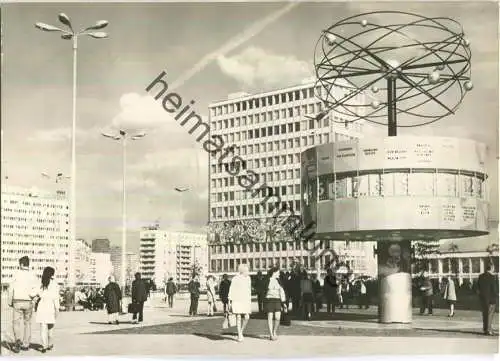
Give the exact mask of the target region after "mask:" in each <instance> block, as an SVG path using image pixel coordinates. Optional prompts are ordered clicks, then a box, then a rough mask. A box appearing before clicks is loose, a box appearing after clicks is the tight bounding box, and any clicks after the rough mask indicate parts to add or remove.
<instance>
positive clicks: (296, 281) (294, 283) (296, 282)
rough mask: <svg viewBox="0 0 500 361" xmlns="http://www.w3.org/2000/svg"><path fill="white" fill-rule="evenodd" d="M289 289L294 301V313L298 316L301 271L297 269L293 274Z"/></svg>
mask: <svg viewBox="0 0 500 361" xmlns="http://www.w3.org/2000/svg"><path fill="white" fill-rule="evenodd" d="M288 289H289V293H290V298H291V299H292V311H293V313H295V314H296V315H298V314H299V311H300V269H298V268H297V269H295V270H294V271H293V272H292V274H291V276H290V281H289V284H288Z"/></svg>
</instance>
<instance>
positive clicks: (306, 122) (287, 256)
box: [209, 82, 376, 274]
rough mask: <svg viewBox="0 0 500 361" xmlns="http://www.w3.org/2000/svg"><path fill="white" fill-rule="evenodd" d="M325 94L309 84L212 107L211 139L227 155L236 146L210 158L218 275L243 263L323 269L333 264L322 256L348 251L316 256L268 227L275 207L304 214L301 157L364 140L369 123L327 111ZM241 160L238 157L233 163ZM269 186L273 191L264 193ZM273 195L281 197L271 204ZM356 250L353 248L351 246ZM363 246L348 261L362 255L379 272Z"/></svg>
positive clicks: (253, 267)
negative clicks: (254, 180) (253, 179)
mask: <svg viewBox="0 0 500 361" xmlns="http://www.w3.org/2000/svg"><path fill="white" fill-rule="evenodd" d="M324 91H325V90H324V89H323V88H321V87H318V86H316V85H315V83H314V82H304V83H303V84H301V85H298V86H294V87H290V88H286V89H279V90H275V91H270V92H266V93H260V94H255V95H249V94H244V93H239V94H234V95H230V96H229V97H228V99H227V100H224V101H219V102H215V103H212V104H210V105H209V116H210V136H211V137H213V136H218V137H220V138H219V139H220V140H221V141H223V142H224V145H225V147H224V149H229V148H230V147H231V146H234V148H233V149H234V150H233V151H232V152H231V154H230V155H229V151H223V152H218V153H211V154H210V155H209V158H210V168H209V193H210V197H209V225H210V227H209V228H210V230H209V242H210V246H209V247H210V248H209V251H210V252H209V254H210V267H209V268H210V272H211V273H215V274H221V273H231V272H235V271H236V270H237V266H238V264H239V263H242V262H243V263H247V264H248V265H249V267H250V271H251V272H256V271H258V270H263V271H264V270H266V269H267V268H268V267H269V266H271V265H273V264H277V263H279V264H280V265H281V266H282V267H285V268H287V267H289V266H290V265H291V264H292V263H293V262H300V263H301V264H303V265H305V266H306V267H308V268H310V269H314V270H317V269H319V268H322V267H323V266H324V264H325V263H327V262H329V258H330V257H331V255H329V254H328V253H325V252H323V251H326V249H328V248H329V249H335V248H342V249H344V248H345V246H342V244H344V245H345V242H341V243H340V244H339V245H337V246H338V247H337V246H334V244H333V243H334V242H329V241H328V242H323V243H321V244H318V245H317V250H316V251H314V252H311V251H310V250H308V249H304V248H308V247H304V244H302V243H301V242H295V241H292V239H291V237H287V235H286V234H284V232H283V230H281V231H277V233H278V234H274V235H273V234H272V233H273V231H271V230H270V229H271V228H272V226H270V225H269V220H271V219H272V218H273V217H274V216H275V215H276V207H275V206H276V202H279V203H280V204H279V207H280V208H281V207H283V206H286V207H287V208H288V209H289V210H293V211H294V213H295V214H300V208H301V183H300V181H301V178H300V177H301V174H300V173H301V170H300V169H301V152H303V151H304V150H306V149H307V148H308V147H312V146H315V145H318V144H324V143H332V142H339V141H345V140H351V139H357V138H359V137H361V136H362V127H363V123H362V122H359V121H358V122H354V121H352V120H353V119H352V118H350V117H349V116H345V115H342V114H341V113H337V112H334V111H329V112H326V111H325V109H324V107H323V103H322V102H321V101H320V100H319V99H318V98H317V96H316V95H317V94H318V93H320V92H324ZM331 91H332V92H338V96H339V97H340V96H342V94H345V93H346V92H348V91H349V89H347V88H341V87H339V88H338V89H333V90H331ZM357 97H358V98H356V99H353V101H354V102H356V101H357V102H358V104H364V103H365V101H364V99H361V98H362V97H363V95H358V96H357ZM222 154H224V155H225V157H223V156H222ZM234 155H236V156H238V157H239V158H233V157H234ZM234 159H236V161H235V160H234ZM250 171H252V172H255V173H256V174H258V178H259V179H258V184H257V185H255V187H253V188H252V189H250V190H249V189H248V188H247V187H242V186H241V184H240V183H239V182H238V176H240V175H245V174H248V172H250ZM235 173H237V176H234V174H235ZM246 184H248V181H247V182H246ZM264 184H265V185H266V187H269V188H270V190H268V191H263V192H261V191H257V190H258V189H259V188H261V186H262V185H264ZM266 192H267V194H266ZM269 193H272V194H273V195H274V196H275V197H273V198H271V197H270V194H269ZM276 196H277V197H276ZM283 214H284V215H285V214H286V213H283ZM351 246H353V242H351V243H350V244H349V247H351ZM358 246H359V247H358ZM358 246H356V248H360V249H361V248H362V249H363V250H361V251H360V252H346V257H349V255H350V254H354V253H357V254H358V256H359V257H364V258H363V262H368V263H373V265H375V264H376V261H375V257H374V255H373V245H372V244H370V243H366V244H360V245H358ZM321 253H323V255H321ZM358 256H357V257H358ZM353 257H354V256H353ZM346 261H349V262H351V261H352V262H351V263H352V264H353V265H354V264H355V263H356V264H361V263H359V262H354V260H347V259H346ZM374 267H375V266H373V267H372V266H366V267H365V266H363V267H362V268H363V270H359V273H366V272H367V269H370V270H371V269H373V268H374ZM369 273H372V272H371V271H370V272H369Z"/></svg>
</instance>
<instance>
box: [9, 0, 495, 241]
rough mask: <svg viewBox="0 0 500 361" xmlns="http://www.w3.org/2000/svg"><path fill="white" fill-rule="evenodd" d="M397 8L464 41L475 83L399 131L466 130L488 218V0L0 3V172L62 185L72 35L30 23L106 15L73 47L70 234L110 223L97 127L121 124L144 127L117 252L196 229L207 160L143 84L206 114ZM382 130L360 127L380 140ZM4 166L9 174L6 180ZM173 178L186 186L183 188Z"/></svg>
mask: <svg viewBox="0 0 500 361" xmlns="http://www.w3.org/2000/svg"><path fill="white" fill-rule="evenodd" d="M376 10H401V11H410V12H414V13H419V14H422V15H425V16H429V17H438V16H446V17H451V18H453V19H455V20H457V21H459V22H460V23H461V24H462V25H463V28H464V31H465V33H466V35H467V37H468V38H469V40H470V43H471V45H470V46H471V51H472V80H473V82H474V90H473V91H472V92H470V93H469V94H467V96H466V97H465V99H464V101H463V103H462V105H461V107H460V108H459V110H458V111H457V112H456V114H455V115H453V116H449V117H447V118H445V119H443V120H441V121H440V122H437V123H436V124H434V125H432V126H425V127H420V128H411V129H406V130H400V131H399V134H402V135H404V134H419V135H444V136H456V137H465V138H472V139H476V140H478V141H481V142H484V143H486V144H487V145H488V146H489V149H490V157H489V161H488V164H487V168H488V173H489V174H490V177H491V178H490V184H492V185H493V186H492V187H491V194H490V199H491V201H492V206H491V211H490V218H491V219H492V220H496V221H498V175H497V174H498V160H497V158H496V155H497V154H498V119H499V117H498V108H499V106H498V98H499V94H498V79H499V77H498V38H497V36H498V6H497V5H496V4H495V3H486V2H476V3H475V2H468V3H464V2H459V3H449V2H432V3H431V2H403V3H397V2H390V3H387V2H386V3H361V2H349V3H331V2H330V3H304V2H283V3H249V2H246V3H245V2H242V3H210V2H204V3H149V4H147V3H141V4H139V3H137V4H134V3H112V4H105V3H92V4H91V3H85V4H77V3H76V4H75V3H73V4H65V3H52V4H33V3H32V4H28V3H26V4H4V5H3V6H2V21H3V33H4V34H3V68H2V72H3V73H2V130H3V132H4V133H3V142H2V150H3V151H2V157H3V164H2V173H3V177H2V182H6V183H7V184H12V185H16V186H23V187H38V188H43V189H56V188H57V187H63V188H64V187H65V188H67V189H69V182H68V181H67V180H66V181H65V182H66V183H63V184H57V185H56V184H55V181H54V179H53V178H52V179H48V178H46V177H42V176H41V173H42V172H45V173H47V174H49V175H55V174H57V173H58V172H62V173H64V174H65V175H69V173H70V159H71V153H70V151H71V142H70V139H71V138H70V126H71V94H72V93H71V91H72V57H71V42H69V41H65V40H62V39H61V38H60V36H59V35H58V34H57V33H48V32H41V31H40V30H38V29H36V28H35V27H34V23H36V22H44V23H48V24H52V25H60V24H59V23H58V20H57V14H59V13H61V12H64V13H66V14H67V15H68V16H69V17H70V18H71V20H72V23H73V24H74V26H75V27H76V28H84V27H86V26H90V25H92V24H94V23H95V22H96V21H97V20H102V19H105V20H108V21H109V23H110V25H109V26H108V28H106V29H105V30H106V31H107V32H109V35H110V37H109V38H108V39H102V40H97V39H92V38H88V37H82V38H80V40H79V43H78V46H79V52H78V83H77V84H78V87H77V89H78V97H77V117H78V118H77V177H76V180H77V235H78V237H81V238H85V239H86V240H88V241H90V240H92V239H93V238H103V237H107V238H109V239H110V240H111V241H112V243H114V244H119V242H120V239H121V238H120V232H121V204H122V203H121V199H122V198H121V197H122V195H121V192H122V183H121V182H122V158H121V154H122V152H121V146H120V144H119V143H118V142H116V141H112V140H110V139H108V138H104V137H102V136H101V133H102V132H103V131H105V132H111V131H114V130H116V129H119V128H123V129H127V130H128V131H129V132H132V133H134V132H139V131H146V133H147V135H146V137H144V138H141V139H140V140H137V141H133V142H130V143H129V145H128V148H127V149H128V150H127V199H128V207H127V214H128V226H129V237H128V238H129V242H128V243H129V246H128V247H129V249H130V250H137V249H138V244H139V238H138V231H139V230H140V228H141V227H142V226H145V225H149V224H152V223H154V222H155V221H156V220H159V221H160V225H161V227H162V228H165V229H166V228H170V229H184V230H191V231H199V230H201V229H202V227H203V226H204V225H205V224H206V222H207V220H208V218H207V215H208V194H207V188H208V186H207V184H208V182H207V179H208V178H207V177H208V167H207V163H208V158H207V154H206V153H205V151H204V150H203V149H202V148H201V145H200V144H198V143H196V141H195V140H194V137H193V136H191V135H189V134H188V133H187V131H186V129H184V128H183V127H182V126H180V125H179V124H178V123H176V122H175V121H174V120H173V119H172V118H170V117H169V116H168V115H167V114H165V112H164V111H163V110H162V108H161V104H160V103H159V102H155V101H154V100H153V99H152V98H151V97H150V95H148V94H147V92H146V91H145V88H146V87H147V86H148V85H149V84H150V83H151V82H152V81H153V80H154V79H155V78H156V77H157V76H158V75H159V74H160V73H161V72H162V71H166V73H167V76H166V80H167V82H168V83H169V85H170V88H171V89H172V90H173V89H176V92H177V93H179V94H180V95H181V97H182V98H183V99H184V100H185V101H189V100H194V101H195V105H194V106H192V108H194V110H195V111H196V112H197V113H198V114H200V115H203V116H207V115H208V105H209V104H210V103H211V102H214V101H218V100H223V99H226V98H227V95H228V94H230V93H235V92H240V91H245V92H249V93H256V92H259V91H263V90H272V89H276V88H280V87H285V86H292V85H297V84H300V83H301V81H302V80H303V79H304V78H307V77H310V76H311V75H312V74H313V73H312V69H313V67H314V47H315V44H316V42H317V40H318V38H319V37H320V35H321V31H322V30H323V29H325V28H327V27H329V26H330V25H331V24H333V23H335V22H337V21H339V20H341V19H343V18H345V17H347V16H352V15H356V14H359V13H363V12H367V11H376ZM385 133H386V130H385V128H383V127H368V129H367V134H368V135H370V136H383V135H385ZM5 176H7V177H8V180H5V179H4V177H5ZM175 187H188V188H189V189H190V190H189V191H187V192H185V193H183V194H182V199H181V198H180V195H179V193H176V192H175V191H174V188H175Z"/></svg>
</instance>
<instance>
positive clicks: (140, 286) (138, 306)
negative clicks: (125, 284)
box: [132, 272, 148, 323]
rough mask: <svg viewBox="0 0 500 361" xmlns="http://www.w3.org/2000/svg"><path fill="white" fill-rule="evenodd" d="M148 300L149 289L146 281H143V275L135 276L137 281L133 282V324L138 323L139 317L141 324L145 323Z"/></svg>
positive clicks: (137, 274)
mask: <svg viewBox="0 0 500 361" xmlns="http://www.w3.org/2000/svg"><path fill="white" fill-rule="evenodd" d="M147 299H148V287H147V286H146V283H144V280H142V279H141V274H140V273H139V272H137V273H136V274H135V280H134V281H133V282H132V312H133V316H132V322H133V323H137V315H139V322H142V321H144V302H146V300H147Z"/></svg>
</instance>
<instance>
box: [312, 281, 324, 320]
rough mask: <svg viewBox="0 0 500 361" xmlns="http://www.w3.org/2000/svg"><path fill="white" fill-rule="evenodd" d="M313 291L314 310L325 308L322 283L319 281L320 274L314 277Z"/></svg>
mask: <svg viewBox="0 0 500 361" xmlns="http://www.w3.org/2000/svg"><path fill="white" fill-rule="evenodd" d="M312 278H313V279H312V284H313V293H314V300H315V304H314V306H315V307H314V312H319V311H320V310H321V309H322V308H323V293H322V288H321V283H320V282H319V279H318V275H313V277H312Z"/></svg>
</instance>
